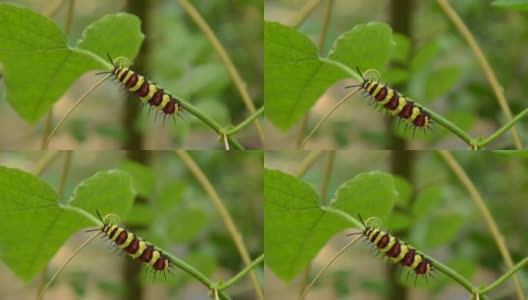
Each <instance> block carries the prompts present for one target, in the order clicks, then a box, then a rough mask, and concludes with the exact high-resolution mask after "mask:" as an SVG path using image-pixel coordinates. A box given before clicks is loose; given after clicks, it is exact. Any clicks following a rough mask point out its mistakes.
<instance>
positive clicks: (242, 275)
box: [218, 254, 264, 291]
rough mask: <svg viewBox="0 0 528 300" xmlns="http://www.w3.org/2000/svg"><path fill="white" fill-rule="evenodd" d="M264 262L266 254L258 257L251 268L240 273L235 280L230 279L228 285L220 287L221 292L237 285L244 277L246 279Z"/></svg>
mask: <svg viewBox="0 0 528 300" xmlns="http://www.w3.org/2000/svg"><path fill="white" fill-rule="evenodd" d="M263 261H264V254H262V255H261V256H259V257H257V259H255V260H254V261H253V262H252V263H251V264H250V265H249V266H247V267H245V268H244V270H242V271H240V272H239V273H238V274H236V275H235V276H234V277H233V278H231V279H229V280H228V281H227V282H226V283H224V284H221V285H220V286H219V287H218V290H219V291H223V290H225V289H227V288H229V287H230V286H232V285H233V284H235V283H236V282H237V281H239V280H240V279H241V278H242V277H244V276H245V275H246V274H247V273H249V272H250V271H251V270H253V269H254V268H255V267H256V266H258V265H259V264H260V263H262V262H263Z"/></svg>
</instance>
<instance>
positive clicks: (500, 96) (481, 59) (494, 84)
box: [437, 0, 522, 150]
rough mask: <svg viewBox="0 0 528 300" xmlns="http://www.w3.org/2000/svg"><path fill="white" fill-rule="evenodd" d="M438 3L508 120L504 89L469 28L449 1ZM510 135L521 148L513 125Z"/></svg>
mask: <svg viewBox="0 0 528 300" xmlns="http://www.w3.org/2000/svg"><path fill="white" fill-rule="evenodd" d="M437 2H438V5H440V7H441V8H442V9H443V10H444V12H445V13H446V15H447V16H448V17H449V19H451V21H452V22H453V24H455V26H456V28H457V29H458V31H460V34H462V36H463V37H464V39H465V40H466V42H467V43H468V45H469V47H470V48H471V50H472V51H473V54H474V55H475V57H476V59H477V62H478V63H479V64H480V66H481V67H482V70H483V71H484V75H486V78H487V79H488V82H489V83H490V85H491V88H492V89H493V92H494V93H495V96H496V97H497V101H498V102H499V106H500V107H501V109H502V112H504V115H506V119H507V120H508V121H511V119H512V117H513V116H512V112H511V110H510V107H509V106H508V101H507V100H506V97H505V96H504V90H503V88H502V87H501V85H500V84H499V81H498V80H497V77H496V76H495V73H494V72H493V69H492V68H491V67H490V65H489V63H488V61H487V60H486V57H485V56H484V53H482V50H481V48H480V46H479V45H478V43H477V41H476V40H475V37H473V35H472V34H471V32H470V31H469V29H468V28H467V26H466V24H464V21H462V19H461V18H460V17H459V16H458V14H457V13H456V11H455V10H454V9H453V8H452V7H451V5H449V2H447V0H437ZM511 130H512V135H513V141H514V143H515V147H516V148H517V149H518V150H521V149H522V143H521V139H520V138H519V134H518V133H517V129H515V127H512V128H511Z"/></svg>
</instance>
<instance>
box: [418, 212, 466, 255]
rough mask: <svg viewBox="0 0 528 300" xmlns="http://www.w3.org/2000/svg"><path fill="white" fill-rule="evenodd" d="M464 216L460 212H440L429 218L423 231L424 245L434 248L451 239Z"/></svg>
mask: <svg viewBox="0 0 528 300" xmlns="http://www.w3.org/2000/svg"><path fill="white" fill-rule="evenodd" d="M463 222H464V218H463V217H462V216H461V215H460V214H455V213H451V214H442V215H439V216H433V217H432V218H430V220H429V224H428V226H427V227H426V233H425V245H426V247H428V248H435V247H439V246H442V245H444V244H445V243H447V242H449V241H451V240H452V239H453V237H454V236H455V235H456V234H457V233H458V230H459V229H460V227H461V226H462V224H463Z"/></svg>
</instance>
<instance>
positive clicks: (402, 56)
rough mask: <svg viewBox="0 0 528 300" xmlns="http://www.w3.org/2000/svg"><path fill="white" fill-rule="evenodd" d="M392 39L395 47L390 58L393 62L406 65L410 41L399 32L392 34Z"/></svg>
mask: <svg viewBox="0 0 528 300" xmlns="http://www.w3.org/2000/svg"><path fill="white" fill-rule="evenodd" d="M392 38H393V39H394V42H395V44H396V46H395V47H394V51H393V54H392V58H393V59H394V60H395V61H397V62H401V63H403V64H405V65H406V64H407V60H408V59H409V53H410V50H411V41H409V38H408V37H407V36H405V35H403V34H401V33H399V32H394V33H392ZM391 82H392V81H391Z"/></svg>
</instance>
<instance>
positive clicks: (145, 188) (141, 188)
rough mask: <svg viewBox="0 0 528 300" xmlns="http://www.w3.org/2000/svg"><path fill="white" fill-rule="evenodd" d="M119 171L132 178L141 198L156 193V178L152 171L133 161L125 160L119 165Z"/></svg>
mask: <svg viewBox="0 0 528 300" xmlns="http://www.w3.org/2000/svg"><path fill="white" fill-rule="evenodd" d="M119 169H121V170H123V171H125V172H127V173H128V174H130V176H132V182H133V183H134V184H133V185H134V187H135V189H136V191H137V193H138V194H139V195H141V196H150V195H151V194H152V193H153V192H154V188H155V183H156V177H155V175H154V172H152V169H151V168H149V167H147V166H145V165H142V164H140V163H137V162H135V161H131V160H124V161H122V162H121V163H120V164H119Z"/></svg>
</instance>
